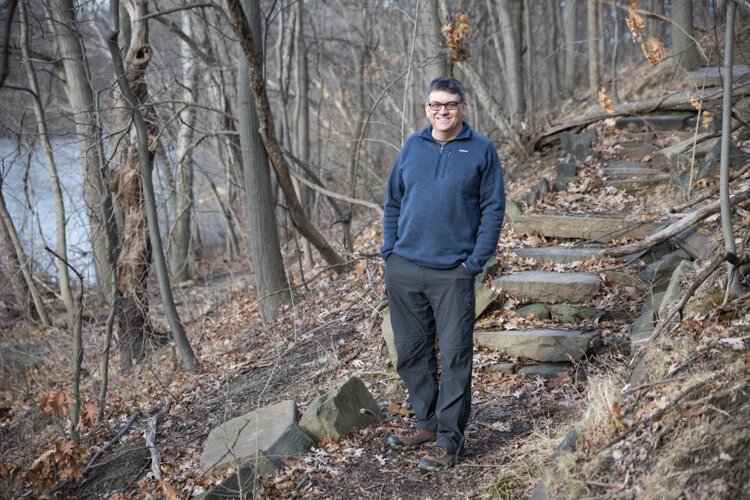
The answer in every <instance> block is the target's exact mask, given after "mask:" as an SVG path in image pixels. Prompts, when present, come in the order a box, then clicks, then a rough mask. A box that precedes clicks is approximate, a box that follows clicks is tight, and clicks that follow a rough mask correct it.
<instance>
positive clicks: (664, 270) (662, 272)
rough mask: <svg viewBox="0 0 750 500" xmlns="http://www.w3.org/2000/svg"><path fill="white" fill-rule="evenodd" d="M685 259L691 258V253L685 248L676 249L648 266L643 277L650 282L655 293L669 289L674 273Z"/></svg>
mask: <svg viewBox="0 0 750 500" xmlns="http://www.w3.org/2000/svg"><path fill="white" fill-rule="evenodd" d="M683 260H690V255H688V254H687V253H686V252H685V251H684V250H676V251H674V252H671V253H669V254H667V255H665V256H664V257H663V258H661V259H660V260H658V261H656V262H653V263H651V264H649V265H648V266H646V268H645V269H644V270H643V278H644V279H645V280H646V281H647V282H648V283H649V285H650V287H651V290H652V291H653V292H654V293H658V292H663V291H665V290H666V289H667V286H669V280H670V279H671V278H672V273H673V272H674V270H675V269H677V266H679V265H680V262H682V261H683Z"/></svg>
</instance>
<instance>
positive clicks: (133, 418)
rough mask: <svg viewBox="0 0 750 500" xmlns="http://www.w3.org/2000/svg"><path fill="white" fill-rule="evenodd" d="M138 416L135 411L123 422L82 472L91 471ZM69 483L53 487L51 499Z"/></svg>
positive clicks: (67, 480)
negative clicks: (120, 427) (115, 433)
mask: <svg viewBox="0 0 750 500" xmlns="http://www.w3.org/2000/svg"><path fill="white" fill-rule="evenodd" d="M140 416H141V412H140V410H137V411H136V412H135V413H133V415H132V416H131V417H130V418H129V419H128V421H127V422H125V425H123V427H122V429H120V432H118V433H117V435H116V436H115V437H113V438H112V439H111V440H109V441H107V442H106V443H104V446H102V448H101V449H100V450H99V451H97V452H96V453H94V456H92V457H91V458H90V459H89V461H88V463H87V464H86V466H85V467H84V472H88V471H89V470H91V469H93V468H94V463H95V462H96V460H97V459H98V458H99V457H100V456H102V454H104V453H106V452H107V451H108V450H109V449H110V448H112V447H113V446H114V445H115V444H116V443H117V441H119V440H120V438H121V437H122V436H124V435H125V433H126V432H128V429H130V427H131V426H132V425H133V422H135V421H136V419H137V418H138V417H140ZM71 482H72V480H71V479H66V480H64V481H62V482H60V483H59V484H58V485H57V486H55V487H54V488H53V489H52V490H50V492H49V496H50V497H53V496H54V495H55V493H57V492H58V491H60V490H62V489H63V488H65V487H66V486H68V485H69V484H70V483H71Z"/></svg>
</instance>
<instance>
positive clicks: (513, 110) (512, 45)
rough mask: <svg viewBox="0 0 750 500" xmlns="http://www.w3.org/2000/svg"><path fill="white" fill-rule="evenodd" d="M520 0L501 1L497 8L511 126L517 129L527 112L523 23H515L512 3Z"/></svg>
mask: <svg viewBox="0 0 750 500" xmlns="http://www.w3.org/2000/svg"><path fill="white" fill-rule="evenodd" d="M517 2H518V0H513V1H500V2H499V5H498V6H497V8H498V10H497V12H498V15H499V16H500V29H501V30H502V34H503V46H504V47H505V67H506V69H507V71H508V82H507V83H508V94H509V102H508V103H509V108H510V109H509V115H510V125H511V126H512V127H517V126H518V125H519V124H520V123H521V121H522V120H523V115H524V112H525V110H526V107H525V104H526V103H525V100H524V92H523V76H522V75H523V66H522V60H521V36H520V33H519V31H518V30H519V26H520V24H521V23H518V22H515V21H514V16H513V11H512V8H511V7H512V6H511V4H512V3H517Z"/></svg>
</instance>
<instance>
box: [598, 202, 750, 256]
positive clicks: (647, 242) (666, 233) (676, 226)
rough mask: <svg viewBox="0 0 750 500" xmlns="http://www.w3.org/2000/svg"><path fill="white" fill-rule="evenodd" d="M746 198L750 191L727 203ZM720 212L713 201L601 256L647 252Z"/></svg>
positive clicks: (719, 207)
mask: <svg viewBox="0 0 750 500" xmlns="http://www.w3.org/2000/svg"><path fill="white" fill-rule="evenodd" d="M748 198H750V189H746V190H744V191H742V192H740V193H737V194H735V195H733V196H732V197H731V198H730V199H729V203H730V204H732V205H735V204H737V203H739V202H741V201H744V200H746V199H748ZM720 210H721V205H720V202H719V201H715V202H713V203H710V204H708V205H705V206H703V207H701V208H699V209H698V210H696V211H694V212H691V213H689V214H687V215H685V216H684V217H682V218H681V219H680V220H678V221H677V222H674V223H672V224H670V225H669V226H667V227H665V228H664V229H661V230H660V231H657V232H655V233H654V234H652V235H650V236H648V237H646V238H644V239H642V240H641V241H636V242H635V243H630V244H628V245H622V246H619V247H615V248H608V249H604V250H603V251H602V255H603V256H605V257H624V256H626V255H630V254H634V253H638V252H641V251H643V250H647V249H649V248H651V247H654V246H656V245H658V244H659V243H662V242H664V241H667V240H668V239H669V238H671V237H673V236H677V235H678V234H680V233H681V232H683V231H685V230H687V229H690V228H691V227H693V226H695V224H697V223H698V222H700V221H702V220H703V219H705V218H707V217H709V216H711V215H713V214H715V213H718V212H719V211H720Z"/></svg>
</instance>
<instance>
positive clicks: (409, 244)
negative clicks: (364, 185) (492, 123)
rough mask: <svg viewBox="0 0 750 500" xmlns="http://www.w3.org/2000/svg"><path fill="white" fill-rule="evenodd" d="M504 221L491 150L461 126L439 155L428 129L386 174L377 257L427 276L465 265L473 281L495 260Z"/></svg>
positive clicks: (411, 142)
mask: <svg viewBox="0 0 750 500" xmlns="http://www.w3.org/2000/svg"><path fill="white" fill-rule="evenodd" d="M504 215H505V189H504V187H503V171H502V167H501V166H500V158H499V157H498V155H497V151H496V150H495V146H494V145H493V144H492V142H491V141H490V140H489V139H487V138H486V137H484V136H482V135H479V134H477V133H476V132H474V131H473V130H472V129H471V127H469V125H468V124H466V123H464V126H463V129H462V130H461V133H460V134H459V135H458V136H457V137H456V138H455V139H453V140H452V141H450V142H448V143H447V144H446V145H445V146H442V147H441V146H440V144H439V143H438V142H437V141H435V139H433V138H432V126H429V127H427V128H426V129H424V130H423V131H422V132H418V133H416V134H413V135H412V136H411V137H409V138H408V139H407V141H406V143H405V144H404V147H403V148H402V149H401V153H400V154H399V155H398V158H396V162H395V163H394V165H393V169H392V170H391V175H390V177H389V179H388V191H387V198H386V202H385V213H384V217H383V219H384V220H383V247H382V248H381V249H380V252H381V255H382V256H383V259H384V260H385V259H387V258H388V256H389V255H391V253H396V254H398V255H399V256H401V257H403V258H404V259H407V260H409V261H411V262H413V263H414V264H417V265H420V266H424V267H429V268H432V269H453V268H454V267H456V266H459V265H460V264H461V263H464V264H465V265H466V268H467V269H468V270H469V272H471V273H473V274H478V273H479V272H480V271H481V270H482V266H484V264H485V262H487V260H488V259H489V258H490V257H491V256H492V255H494V253H495V248H496V247H497V240H498V237H499V235H500V229H501V227H502V225H503V217H504Z"/></svg>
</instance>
